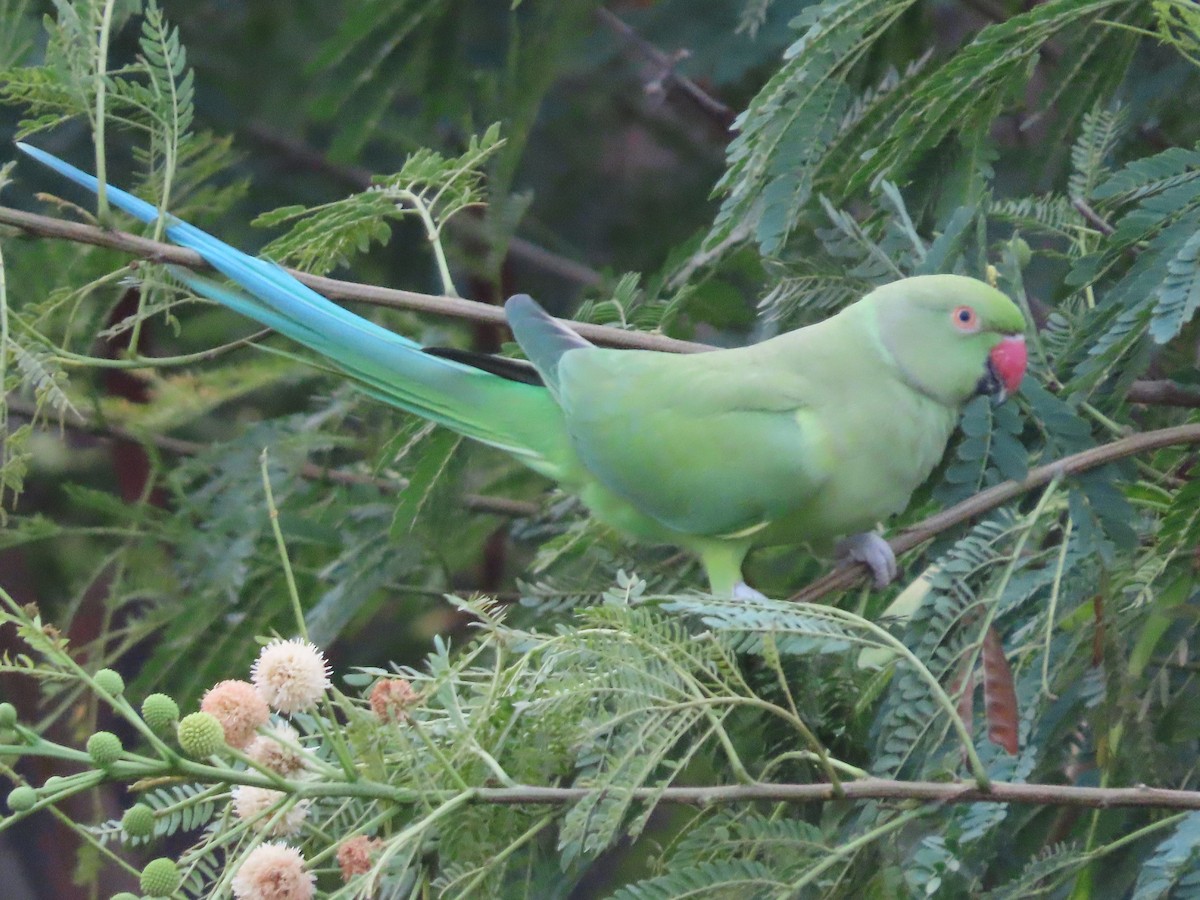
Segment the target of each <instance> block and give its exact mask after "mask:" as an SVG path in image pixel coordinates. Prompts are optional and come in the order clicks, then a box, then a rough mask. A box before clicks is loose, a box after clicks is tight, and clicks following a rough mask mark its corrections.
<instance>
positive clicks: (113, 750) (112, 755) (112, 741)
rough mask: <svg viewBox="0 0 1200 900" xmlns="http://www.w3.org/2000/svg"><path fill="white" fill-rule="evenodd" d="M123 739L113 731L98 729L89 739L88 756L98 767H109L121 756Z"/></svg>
mask: <svg viewBox="0 0 1200 900" xmlns="http://www.w3.org/2000/svg"><path fill="white" fill-rule="evenodd" d="M122 749H123V748H122V747H121V739H120V738H119V737H117V736H116V735H115V734H113V733H112V732H111V731H97V732H96V733H95V734H93V735H92V736H91V737H90V738H88V740H87V752H88V756H90V757H91V758H92V762H94V763H95V764H96V765H97V767H99V768H101V769H107V768H108V767H109V766H111V765H112V764H113V763H115V762H116V761H117V760H118V759H120V758H121V750H122Z"/></svg>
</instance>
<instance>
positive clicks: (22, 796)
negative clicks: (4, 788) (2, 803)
mask: <svg viewBox="0 0 1200 900" xmlns="http://www.w3.org/2000/svg"><path fill="white" fill-rule="evenodd" d="M37 799H38V795H37V791H35V790H34V789H33V788H31V787H29V785H27V784H19V785H17V786H16V787H15V788H13V789H12V790H11V791H9V792H8V808H9V809H11V810H12V811H13V812H15V813H16V812H25V811H26V810H29V809H33V804H35V803H37Z"/></svg>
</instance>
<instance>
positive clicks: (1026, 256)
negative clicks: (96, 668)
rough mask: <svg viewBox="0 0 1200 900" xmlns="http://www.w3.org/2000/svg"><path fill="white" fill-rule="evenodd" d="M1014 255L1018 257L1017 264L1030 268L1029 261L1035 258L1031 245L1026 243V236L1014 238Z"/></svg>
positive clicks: (1023, 267)
mask: <svg viewBox="0 0 1200 900" xmlns="http://www.w3.org/2000/svg"><path fill="white" fill-rule="evenodd" d="M1012 247H1013V255H1014V256H1015V257H1016V258H1017V265H1018V266H1020V267H1021V268H1022V269H1027V268H1029V263H1030V261H1031V260H1032V259H1033V251H1032V250H1031V249H1029V245H1028V244H1027V243H1025V239H1024V238H1019V237H1018V238H1013V242H1012Z"/></svg>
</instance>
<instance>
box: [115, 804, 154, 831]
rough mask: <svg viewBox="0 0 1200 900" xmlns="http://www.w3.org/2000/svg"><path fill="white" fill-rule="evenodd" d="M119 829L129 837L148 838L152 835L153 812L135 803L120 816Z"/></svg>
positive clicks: (143, 805)
mask: <svg viewBox="0 0 1200 900" xmlns="http://www.w3.org/2000/svg"><path fill="white" fill-rule="evenodd" d="M121 828H122V829H124V831H125V833H126V834H127V835H129V836H130V837H150V835H152V834H153V833H154V810H152V809H151V808H150V807H148V806H147V805H146V804H145V803H135V804H134V805H133V806H131V807H129V809H127V810H125V815H123V816H121Z"/></svg>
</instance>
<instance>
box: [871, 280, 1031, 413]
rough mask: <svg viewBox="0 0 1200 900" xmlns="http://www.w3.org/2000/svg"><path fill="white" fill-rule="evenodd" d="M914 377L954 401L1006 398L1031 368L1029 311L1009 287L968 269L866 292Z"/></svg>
mask: <svg viewBox="0 0 1200 900" xmlns="http://www.w3.org/2000/svg"><path fill="white" fill-rule="evenodd" d="M865 299H866V300H867V301H868V303H869V306H870V308H871V311H872V313H873V315H874V316H875V319H876V322H877V323H878V335H879V339H880V341H881V343H882V344H883V346H884V348H885V349H886V351H887V353H888V355H889V356H891V358H892V360H893V361H894V362H895V364H896V366H897V367H898V368H899V369H900V371H901V374H902V376H903V377H904V379H905V380H906V381H908V382H909V383H910V384H912V386H913V387H915V388H917V389H918V390H920V391H921V392H922V393H924V394H928V395H930V396H932V397H935V398H937V399H938V400H940V401H942V402H943V403H946V404H948V405H953V406H957V405H961V404H963V403H965V402H966V401H967V400H969V399H970V398H971V397H973V396H975V395H977V394H986V395H988V396H989V397H990V398H991V399H992V400H993V401H994V402H996V403H1001V402H1003V401H1004V399H1005V398H1007V397H1008V396H1009V395H1011V394H1013V393H1015V392H1016V391H1017V388H1018V387H1020V384H1021V379H1022V378H1023V377H1024V375H1025V363H1026V354H1025V317H1024V316H1023V315H1022V314H1021V310H1020V308H1018V307H1017V305H1016V304H1015V303H1013V302H1012V300H1010V299H1009V298H1008V297H1006V296H1005V295H1004V294H1003V293H1001V292H1000V291H998V290H996V289H995V288H994V287H991V286H989V285H987V284H985V283H984V282H982V281H978V280H977V279H974V278H966V277H964V276H962V275H919V276H917V277H915V278H905V279H903V280H901V281H896V282H893V283H892V284H889V285H885V286H884V287H881V288H878V289H876V290H875V291H873V292H871V294H869V295H868V296H867V297H866V298H865Z"/></svg>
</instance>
